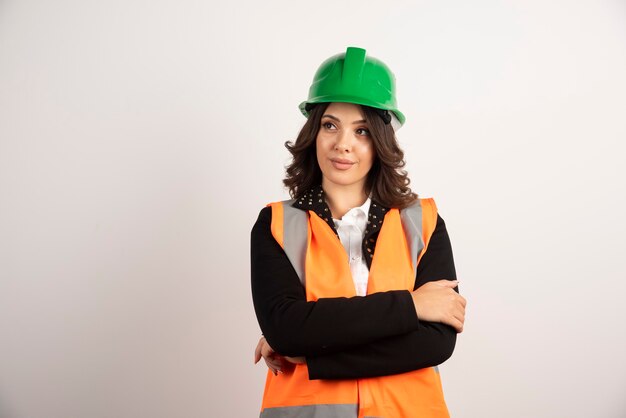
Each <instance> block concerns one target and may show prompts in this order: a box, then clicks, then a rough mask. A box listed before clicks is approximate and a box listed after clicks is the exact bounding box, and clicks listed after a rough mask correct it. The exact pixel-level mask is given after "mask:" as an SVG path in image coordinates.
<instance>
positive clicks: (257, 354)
mask: <svg viewBox="0 0 626 418" xmlns="http://www.w3.org/2000/svg"><path fill="white" fill-rule="evenodd" d="M264 341H265V337H261V339H260V340H259V343H258V344H257V345H256V348H255V349H254V364H257V363H258V362H259V360H261V348H262V347H263V342H264Z"/></svg>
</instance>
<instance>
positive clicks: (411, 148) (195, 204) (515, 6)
mask: <svg viewBox="0 0 626 418" xmlns="http://www.w3.org/2000/svg"><path fill="white" fill-rule="evenodd" d="M347 46H359V47H363V48H365V49H366V50H367V51H368V54H370V55H372V56H374V57H377V58H380V59H382V60H383V61H384V62H386V63H387V64H388V65H389V66H390V67H391V68H392V70H393V71H394V72H395V74H396V78H397V80H398V83H397V86H398V100H399V107H400V109H401V110H402V111H403V112H404V113H405V115H406V116H407V122H406V124H405V126H404V127H403V128H402V129H401V130H399V131H398V138H399V141H400V143H401V145H402V147H403V148H404V150H405V152H406V161H407V169H408V171H409V174H410V176H411V179H412V183H411V185H412V188H413V190H414V191H416V192H417V193H419V194H420V195H421V196H423V197H429V196H432V197H434V198H435V200H436V202H437V204H438V206H439V210H440V214H441V216H442V217H443V218H444V219H445V220H446V223H447V226H448V230H449V233H450V237H451V240H452V245H453V250H454V255H455V261H456V267H457V272H458V277H459V280H460V289H461V293H462V294H463V295H464V296H465V297H466V298H467V299H468V310H467V319H466V325H465V331H464V332H463V333H462V334H461V335H459V338H458V343H457V346H456V350H455V353H454V355H453V356H452V358H451V359H450V360H448V361H447V362H445V363H444V364H443V365H441V366H440V370H441V374H442V379H443V384H444V390H445V395H446V399H447V402H448V405H449V409H450V411H451V414H452V416H453V417H459V418H501V417H511V418H517V417H519V418H527V417H541V418H543V417H563V418H588V417H594V418H598V417H606V418H620V417H625V416H626V397H624V394H625V393H626V358H625V356H624V353H626V325H625V320H626V303H625V301H624V298H625V291H626V280H625V279H626V269H625V263H624V259H625V258H624V253H625V250H626V244H625V237H626V221H625V217H624V214H625V213H626V187H625V179H626V169H625V167H624V160H625V157H626V153H625V146H624V140H625V139H626V2H624V1H618V0H613V1H609V0H604V1H601V0H574V1H571V0H570V1H554V0H548V1H546V0H543V1H503V0H500V1H498V0H477V1H471V2H468V1H461V0H450V1H434V0H433V1H388V2H382V1H376V2H374V1H356V0H352V1H326V0H323V1H317V2H295V1H286V0H284V1H265V2H261V1H241V0H239V1H229V2H212V1H206V0H204V1H200V0H178V1H165V0H157V1H147V0H124V1H121V0H113V1H95V0H87V1H85V0H58V1H54V2H50V1H48V2H46V1H36V0H23V1H17V0H1V1H0V417H2V418H143V417H150V418H201V417H254V416H257V415H258V410H259V407H260V401H261V395H262V391H263V385H264V376H265V366H264V365H261V364H259V365H256V366H254V365H253V350H254V347H255V345H256V343H257V341H258V338H259V335H260V330H259V327H258V325H257V322H256V318H255V315H254V311H253V308H252V301H251V294H250V284H249V281H250V272H249V269H250V267H249V234H250V229H251V227H252V225H253V223H254V222H255V220H256V217H257V215H258V213H259V211H260V209H261V208H262V207H263V206H264V205H265V204H266V203H269V202H271V201H276V200H280V199H284V198H286V197H287V194H286V192H285V190H284V189H283V187H282V182H281V180H282V178H283V173H284V166H285V164H286V163H287V162H288V161H289V154H288V153H287V151H286V149H285V148H284V146H283V143H284V142H285V141H287V140H293V139H294V138H295V136H296V134H297V132H298V130H299V129H300V127H301V126H302V124H303V123H304V118H303V116H302V115H301V114H300V113H299V111H298V108H297V105H298V104H299V103H300V102H301V101H302V100H304V99H305V98H306V95H307V92H308V88H309V85H310V82H311V80H312V78H313V74H314V72H315V70H316V69H317V66H318V65H319V64H320V63H321V62H322V61H323V60H324V59H326V58H328V57H329V56H331V55H333V54H336V53H339V52H343V51H345V48H346V47H347Z"/></svg>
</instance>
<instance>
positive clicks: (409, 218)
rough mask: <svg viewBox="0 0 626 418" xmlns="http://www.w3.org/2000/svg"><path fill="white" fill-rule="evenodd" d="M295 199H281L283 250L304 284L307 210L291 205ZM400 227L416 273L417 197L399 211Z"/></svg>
mask: <svg viewBox="0 0 626 418" xmlns="http://www.w3.org/2000/svg"><path fill="white" fill-rule="evenodd" d="M293 202H295V199H291V200H283V201H282V202H281V203H282V205H283V243H282V244H283V250H285V253H286V254H287V258H289V261H290V262H291V265H292V266H293V268H294V269H295V270H296V273H297V274H298V277H299V278H300V282H301V283H302V285H303V286H304V285H305V284H306V275H305V269H304V262H305V254H306V242H307V229H308V224H307V211H304V210H302V209H298V208H294V207H293V206H292V204H293ZM400 218H401V219H402V227H403V228H404V233H405V235H406V238H407V243H408V244H409V249H410V251H411V260H412V261H413V275H416V274H417V259H418V257H419V255H420V254H421V252H422V250H423V249H424V239H423V238H422V205H421V204H420V200H419V199H417V200H416V201H415V203H413V204H412V205H411V206H409V207H407V208H405V209H403V210H401V211H400Z"/></svg>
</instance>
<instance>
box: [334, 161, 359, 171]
mask: <svg viewBox="0 0 626 418" xmlns="http://www.w3.org/2000/svg"><path fill="white" fill-rule="evenodd" d="M330 162H331V163H332V165H333V167H335V168H336V169H337V170H342V171H345V170H347V169H349V168H350V167H352V166H353V165H354V164H356V163H355V162H354V161H350V160H344V159H342V158H331V160H330Z"/></svg>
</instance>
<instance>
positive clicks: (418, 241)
mask: <svg viewBox="0 0 626 418" xmlns="http://www.w3.org/2000/svg"><path fill="white" fill-rule="evenodd" d="M292 203H293V201H284V202H275V203H270V204H269V205H271V206H272V223H271V231H272V235H273V236H274V238H275V239H276V241H277V243H278V244H279V245H280V246H281V247H282V248H283V249H284V251H285V253H286V254H287V257H288V259H289V262H290V263H291V264H292V266H293V268H294V270H295V272H297V273H298V276H299V277H300V280H301V281H302V283H303V284H304V282H305V277H304V276H305V274H306V286H305V291H306V299H307V301H316V300H318V299H319V298H325V297H351V296H355V294H356V293H355V289H354V283H353V281H352V276H351V272H350V268H349V265H348V263H346V256H347V254H346V253H345V249H344V248H343V246H342V244H341V242H340V241H339V240H338V239H337V236H336V234H335V233H334V232H333V231H332V228H331V227H330V226H329V225H328V224H327V223H326V222H325V221H324V220H323V219H321V218H320V217H319V216H318V215H317V214H316V213H315V212H311V211H302V210H301V209H297V208H294V207H293V206H292ZM436 223H437V207H436V205H435V202H434V200H432V199H420V200H418V201H416V202H415V204H414V205H412V206H411V207H409V208H407V209H404V210H402V211H400V210H398V209H397V208H396V209H394V208H392V209H390V210H389V211H387V213H386V215H385V218H384V220H383V223H382V226H381V228H380V232H379V235H378V239H377V242H376V253H375V254H374V257H373V259H372V263H371V267H370V276H369V281H368V290H367V294H368V295H369V294H373V293H377V292H385V291H389V290H401V289H406V290H409V291H412V290H413V286H414V284H415V277H416V274H415V272H416V266H417V265H419V261H420V259H421V257H422V256H423V255H424V253H425V252H426V251H427V249H428V245H429V242H430V238H431V236H432V234H433V232H434V230H435V227H436ZM329 272H332V274H329ZM260 416H261V417H262V418H268V417H269V418H275V417H279V418H281V417H283V418H296V417H305V418H331V417H340V418H368V417H369V418H372V417H377V418H380V417H384V418H394V417H413V416H414V417H418V416H419V417H420V418H449V417H450V415H449V413H448V409H447V406H446V403H445V399H444V397H443V387H442V385H441V378H440V375H439V369H438V367H426V368H423V369H418V370H413V371H409V372H406V373H400V374H395V375H386V376H379V377H371V378H358V379H334V380H323V379H319V380H310V379H309V373H308V368H307V365H306V364H297V365H295V367H294V369H293V370H289V371H286V372H285V373H281V374H278V375H274V374H273V373H272V372H271V371H269V370H268V372H267V379H266V383H265V391H264V394H263V404H262V406H261V415H260Z"/></svg>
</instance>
